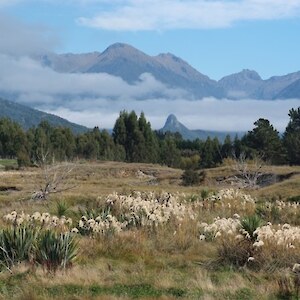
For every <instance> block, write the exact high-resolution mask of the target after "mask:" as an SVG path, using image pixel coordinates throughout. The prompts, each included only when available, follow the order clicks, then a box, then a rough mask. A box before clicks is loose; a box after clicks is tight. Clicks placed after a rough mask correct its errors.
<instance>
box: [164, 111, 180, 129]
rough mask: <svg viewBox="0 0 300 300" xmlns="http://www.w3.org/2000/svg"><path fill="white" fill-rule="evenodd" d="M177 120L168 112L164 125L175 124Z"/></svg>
mask: <svg viewBox="0 0 300 300" xmlns="http://www.w3.org/2000/svg"><path fill="white" fill-rule="evenodd" d="M178 123H179V122H178V120H177V118H176V116H175V115H174V114H170V115H169V116H168V118H167V121H166V125H172V126H174V125H177V124H178Z"/></svg>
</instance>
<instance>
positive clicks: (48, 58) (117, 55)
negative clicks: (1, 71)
mask: <svg viewBox="0 0 300 300" xmlns="http://www.w3.org/2000/svg"><path fill="white" fill-rule="evenodd" d="M34 59H36V60H38V61H39V62H41V63H42V64H43V65H44V66H47V67H50V68H52V69H53V70H55V71H57V72H62V73H107V74H111V75H114V76H118V77H121V78H122V79H123V80H125V81H126V82H128V83H134V82H137V81H139V80H140V79H139V78H140V75H141V74H143V73H151V74H152V75H153V76H154V77H155V78H156V79H157V80H159V81H160V82H162V83H164V84H165V85H166V86H168V87H172V88H176V89H180V90H184V91H186V92H188V93H189V95H191V96H192V97H194V98H195V99H199V98H203V97H215V98H218V99H221V98H228V99H262V100H264V99H266V100H272V99H279V98H281V99H287V98H291V97H292V98H300V90H299V88H298V84H299V83H297V84H296V86H295V85H293V84H294V83H295V82H297V81H298V80H300V71H299V72H294V73H290V74H287V75H283V76H273V77H271V78H269V79H266V80H264V79H262V78H261V77H260V75H259V74H258V73H257V72H256V71H254V70H248V69H244V70H242V71H241V72H238V73H235V74H231V75H228V76H225V77H223V78H222V79H220V80H219V81H216V80H213V79H210V78H209V77H208V76H206V75H205V74H202V73H201V72H199V71H198V70H196V69H195V68H193V67H192V66H191V65H189V64H188V63H187V62H186V61H184V60H183V59H181V58H180V57H177V56H175V55H174V54H171V53H162V54H159V55H156V56H150V55H147V54H146V53H144V52H142V51H140V50H138V49H136V48H134V47H133V46H131V45H128V44H124V43H115V44H112V45H110V46H109V47H107V48H106V49H105V50H104V51H103V52H91V53H83V54H73V53H67V54H55V53H47V54H43V55H39V56H36V57H34ZM148 96H149V95H148Z"/></svg>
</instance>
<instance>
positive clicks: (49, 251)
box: [36, 230, 78, 273]
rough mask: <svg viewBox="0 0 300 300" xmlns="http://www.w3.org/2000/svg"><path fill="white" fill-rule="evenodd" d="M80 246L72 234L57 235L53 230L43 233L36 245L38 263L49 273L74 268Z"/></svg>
mask: <svg viewBox="0 0 300 300" xmlns="http://www.w3.org/2000/svg"><path fill="white" fill-rule="evenodd" d="M77 253H78V244H77V242H76V240H75V238H74V236H73V235H72V234H70V233H69V232H68V233H59V234H58V233H56V232H54V231H51V230H46V231H44V232H42V233H41V234H40V235H39V237H38V240H37V244H36V262H37V263H38V264H40V265H41V266H43V268H45V269H46V270H47V271H48V272H50V273H55V272H56V271H57V270H58V269H66V268H69V267H71V266H72V264H73V262H74V260H75V259H76V257H77Z"/></svg>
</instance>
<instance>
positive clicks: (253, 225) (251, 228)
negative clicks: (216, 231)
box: [241, 215, 262, 241]
mask: <svg viewBox="0 0 300 300" xmlns="http://www.w3.org/2000/svg"><path fill="white" fill-rule="evenodd" d="M261 225H262V220H261V218H260V217H259V216H258V215H253V216H249V217H245V218H244V219H243V220H242V221H241V227H242V229H243V230H244V232H245V233H246V234H249V237H250V239H251V240H252V241H255V240H256V237H257V235H256V234H255V230H256V229H257V228H258V227H260V226H261Z"/></svg>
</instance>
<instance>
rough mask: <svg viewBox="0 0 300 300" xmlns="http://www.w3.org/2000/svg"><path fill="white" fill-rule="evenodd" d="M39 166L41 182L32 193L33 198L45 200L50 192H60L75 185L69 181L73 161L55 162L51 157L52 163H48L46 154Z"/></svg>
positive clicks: (73, 165) (73, 166)
mask: <svg viewBox="0 0 300 300" xmlns="http://www.w3.org/2000/svg"><path fill="white" fill-rule="evenodd" d="M39 166H40V170H41V173H40V175H41V179H42V182H41V184H40V186H39V188H38V189H37V191H35V192H34V193H33V194H32V197H31V198H32V199H33V200H47V198H48V196H49V195H50V194H55V193H61V192H64V191H67V190H70V189H73V188H75V187H76V185H71V184H70V182H69V179H70V174H71V173H72V172H73V170H74V168H75V167H76V165H75V164H74V163H69V162H63V163H55V161H54V159H53V160H52V163H50V164H49V163H47V155H43V156H41V159H40V161H39Z"/></svg>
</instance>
